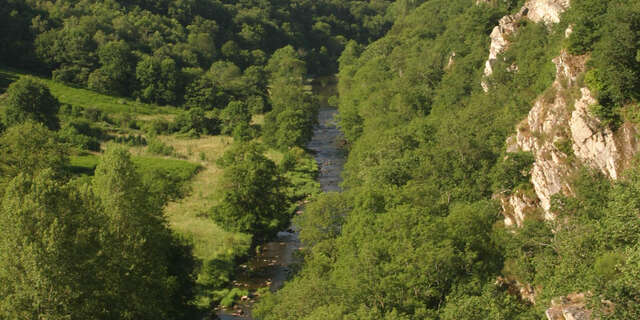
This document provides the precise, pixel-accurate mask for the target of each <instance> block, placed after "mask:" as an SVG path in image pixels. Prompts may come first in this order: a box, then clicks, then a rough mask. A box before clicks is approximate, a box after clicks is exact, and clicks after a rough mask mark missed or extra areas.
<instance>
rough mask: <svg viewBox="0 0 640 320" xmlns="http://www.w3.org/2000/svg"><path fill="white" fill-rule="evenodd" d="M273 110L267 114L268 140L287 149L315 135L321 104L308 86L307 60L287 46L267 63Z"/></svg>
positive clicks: (266, 129)
mask: <svg viewBox="0 0 640 320" xmlns="http://www.w3.org/2000/svg"><path fill="white" fill-rule="evenodd" d="M267 70H268V71H269V73H270V78H269V87H270V91H271V94H270V97H271V101H272V104H273V110H271V112H269V113H268V114H267V115H266V116H265V123H264V133H263V136H264V138H265V142H266V143H267V144H269V145H270V146H272V147H276V148H279V149H282V150H286V149H288V148H291V147H295V146H298V147H302V146H304V145H305V144H306V143H307V142H308V141H309V140H310V139H311V135H312V128H313V124H314V123H315V119H316V114H317V110H316V108H317V106H316V103H315V101H313V99H312V97H311V96H310V95H309V94H308V92H307V91H306V89H305V87H304V81H303V80H304V76H305V73H306V70H305V66H304V62H303V61H301V60H300V59H299V58H298V55H297V54H296V52H295V50H294V49H293V47H291V46H287V47H284V48H281V49H279V50H278V51H276V52H275V53H274V54H273V56H272V57H271V59H269V63H268V65H267Z"/></svg>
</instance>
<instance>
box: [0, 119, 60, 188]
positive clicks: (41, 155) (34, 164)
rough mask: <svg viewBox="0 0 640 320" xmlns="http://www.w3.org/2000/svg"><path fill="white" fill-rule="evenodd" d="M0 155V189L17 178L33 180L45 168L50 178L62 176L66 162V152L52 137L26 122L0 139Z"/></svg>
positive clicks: (8, 131) (53, 135) (45, 130)
mask: <svg viewBox="0 0 640 320" xmlns="http://www.w3.org/2000/svg"><path fill="white" fill-rule="evenodd" d="M0 155H1V156H0V176H1V178H0V186H1V185H2V182H8V180H10V179H13V178H15V177H16V176H18V175H20V174H28V175H34V176H35V175H36V174H37V173H38V172H40V171H42V170H45V169H47V168H50V169H52V170H53V173H51V174H62V173H63V171H64V167H65V166H66V164H67V162H68V161H69V150H68V148H67V147H66V146H65V145H63V144H62V143H60V142H59V141H58V139H57V137H56V134H55V133H54V132H52V131H50V130H49V129H47V128H45V127H44V126H43V125H42V124H39V123H34V122H30V121H28V122H25V123H23V124H20V125H16V126H13V127H10V128H9V129H7V131H6V132H4V134H3V135H2V136H0ZM5 179H6V180H5Z"/></svg>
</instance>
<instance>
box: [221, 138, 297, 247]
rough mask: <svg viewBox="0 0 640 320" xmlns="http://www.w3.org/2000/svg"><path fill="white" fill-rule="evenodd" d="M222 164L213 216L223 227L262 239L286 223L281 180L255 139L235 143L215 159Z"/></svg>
mask: <svg viewBox="0 0 640 320" xmlns="http://www.w3.org/2000/svg"><path fill="white" fill-rule="evenodd" d="M218 164H219V165H220V166H221V167H223V168H224V174H223V177H222V185H223V186H224V187H223V189H222V191H221V193H220V203H219V204H218V205H217V206H215V207H214V208H213V209H212V214H211V216H212V218H213V220H214V221H215V222H216V223H217V224H218V225H220V226H221V227H223V228H224V229H226V230H232V231H237V232H245V233H250V234H252V235H253V237H254V238H253V240H254V243H261V242H263V241H266V240H268V239H270V238H272V237H274V236H275V235H276V233H277V232H278V231H280V230H282V229H284V228H285V227H286V226H287V225H288V224H289V218H290V214H289V212H288V210H287V208H288V201H287V197H286V194H285V193H284V190H283V188H284V180H283V179H282V177H281V176H280V173H279V172H278V170H277V167H276V165H275V163H273V161H271V160H269V159H268V158H266V157H265V156H264V155H263V154H262V150H261V148H260V147H259V146H258V145H256V144H255V143H246V144H241V145H236V146H234V147H232V148H231V149H230V150H229V151H227V152H225V154H224V155H223V156H222V157H221V158H220V159H219V160H218Z"/></svg>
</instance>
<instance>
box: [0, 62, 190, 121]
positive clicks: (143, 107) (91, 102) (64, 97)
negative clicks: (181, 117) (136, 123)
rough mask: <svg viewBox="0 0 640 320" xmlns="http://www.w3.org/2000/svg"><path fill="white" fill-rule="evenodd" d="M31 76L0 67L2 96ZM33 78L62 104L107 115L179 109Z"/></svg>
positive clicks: (151, 112)
mask: <svg viewBox="0 0 640 320" xmlns="http://www.w3.org/2000/svg"><path fill="white" fill-rule="evenodd" d="M27 75H30V74H28V73H25V72H22V71H18V70H15V69H10V68H4V67H0V94H1V93H4V91H5V90H6V88H7V87H8V86H9V84H10V83H11V82H13V81H15V80H17V79H18V78H19V77H21V76H27ZM30 76H33V77H35V78H37V79H39V80H41V81H42V82H44V83H45V84H46V85H47V86H48V87H49V89H50V90H51V93H52V94H53V95H54V96H55V97H56V98H58V100H60V102H61V103H66V104H70V105H73V106H80V107H84V108H95V109H98V110H101V111H103V112H106V113H132V114H146V115H154V114H175V113H177V112H178V111H179V109H178V108H175V107H171V106H162V107H161V106H157V105H153V104H147V103H142V102H138V101H135V100H132V99H129V98H122V97H113V96H108V95H104V94H100V93H97V92H95V91H91V90H88V89H83V88H75V87H72V86H69V85H66V84H62V83H60V82H55V81H53V80H50V79H46V78H43V77H40V76H36V75H30Z"/></svg>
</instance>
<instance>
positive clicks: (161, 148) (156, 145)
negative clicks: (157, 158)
mask: <svg viewBox="0 0 640 320" xmlns="http://www.w3.org/2000/svg"><path fill="white" fill-rule="evenodd" d="M147 151H149V152H150V153H152V154H157V155H162V156H171V155H174V154H175V149H174V148H173V147H172V146H170V145H167V144H165V143H164V142H162V141H160V140H158V139H151V140H149V143H148V145H147Z"/></svg>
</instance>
